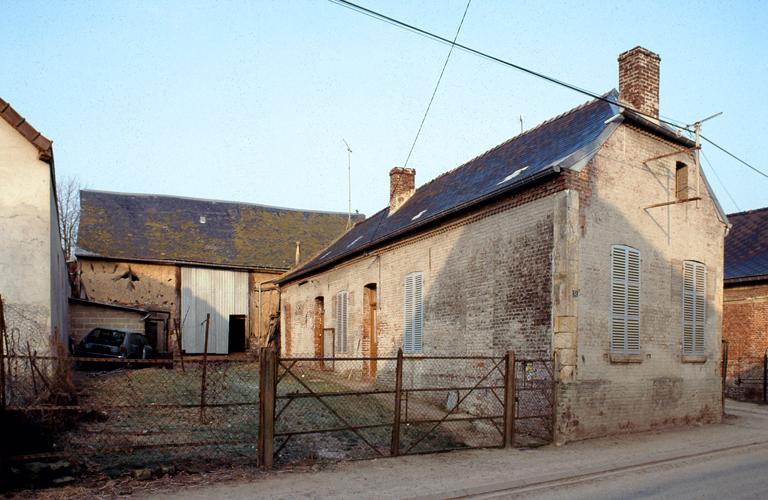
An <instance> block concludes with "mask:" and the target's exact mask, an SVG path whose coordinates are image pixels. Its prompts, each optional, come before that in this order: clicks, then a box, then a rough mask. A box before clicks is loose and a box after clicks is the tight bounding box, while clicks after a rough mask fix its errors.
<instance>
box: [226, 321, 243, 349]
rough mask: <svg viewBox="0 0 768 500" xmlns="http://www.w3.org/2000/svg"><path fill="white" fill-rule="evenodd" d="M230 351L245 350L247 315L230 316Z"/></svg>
mask: <svg viewBox="0 0 768 500" xmlns="http://www.w3.org/2000/svg"><path fill="white" fill-rule="evenodd" d="M229 352H245V315H244V314H238V315H233V316H230V317H229Z"/></svg>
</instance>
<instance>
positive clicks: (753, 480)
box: [472, 445, 768, 500]
mask: <svg viewBox="0 0 768 500" xmlns="http://www.w3.org/2000/svg"><path fill="white" fill-rule="evenodd" d="M472 498H536V499H551V500H559V499H568V500H572V499H590V500H592V499H594V500H607V499H635V498H642V499H676V500H678V499H718V500H723V499H729V500H731V499H734V500H736V499H753V498H761V499H762V498H768V445H759V446H752V447H747V448H740V449H734V450H730V451H728V452H722V453H714V454H710V455H705V456H700V457H696V458H689V459H684V460H679V461H670V462H665V463H662V464H655V465H649V466H639V467H636V468H630V469H628V470H627V469H624V470H619V471H615V472H606V473H601V474H595V475H592V476H587V477H577V478H573V479H564V480H561V481H557V482H554V483H547V484H544V485H535V486H529V487H526V488H518V489H513V490H508V491H497V492H493V493H489V494H485V495H478V496H475V497H472Z"/></svg>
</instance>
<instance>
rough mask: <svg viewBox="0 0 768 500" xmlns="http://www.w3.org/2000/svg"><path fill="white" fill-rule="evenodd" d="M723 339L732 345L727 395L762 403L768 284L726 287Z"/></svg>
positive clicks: (766, 346) (767, 321)
mask: <svg viewBox="0 0 768 500" xmlns="http://www.w3.org/2000/svg"><path fill="white" fill-rule="evenodd" d="M723 338H724V339H725V340H726V341H727V342H728V380H727V384H728V385H727V394H728V396H729V397H733V398H736V399H744V400H752V401H755V400H757V401H762V400H763V397H764V394H763V386H762V384H763V362H764V361H763V360H764V356H765V353H766V351H768V283H758V284H741V285H730V286H726V288H725V293H724V298H723Z"/></svg>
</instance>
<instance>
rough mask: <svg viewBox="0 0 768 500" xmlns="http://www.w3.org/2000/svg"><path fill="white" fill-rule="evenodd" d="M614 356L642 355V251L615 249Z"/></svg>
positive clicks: (612, 343) (623, 247) (613, 249)
mask: <svg viewBox="0 0 768 500" xmlns="http://www.w3.org/2000/svg"><path fill="white" fill-rule="evenodd" d="M611 352H614V353H617V354H639V353H640V251H639V250H637V249H635V248H632V247H627V246H623V245H614V246H613V247H612V248H611Z"/></svg>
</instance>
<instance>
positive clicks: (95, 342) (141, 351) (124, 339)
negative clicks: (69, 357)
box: [75, 328, 154, 359]
mask: <svg viewBox="0 0 768 500" xmlns="http://www.w3.org/2000/svg"><path fill="white" fill-rule="evenodd" d="M75 355H76V356H79V357H88V358H123V359H149V358H152V357H154V349H152V347H151V346H150V345H149V341H148V340H147V337H146V336H145V335H144V334H142V333H138V332H127V331H123V330H111V329H108V328H94V329H93V330H91V331H90V332H89V333H88V335H86V336H85V338H84V339H83V340H81V341H80V343H79V344H78V345H77V348H76V349H75Z"/></svg>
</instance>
